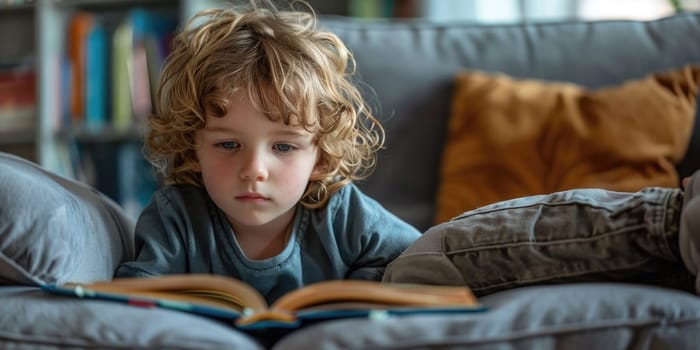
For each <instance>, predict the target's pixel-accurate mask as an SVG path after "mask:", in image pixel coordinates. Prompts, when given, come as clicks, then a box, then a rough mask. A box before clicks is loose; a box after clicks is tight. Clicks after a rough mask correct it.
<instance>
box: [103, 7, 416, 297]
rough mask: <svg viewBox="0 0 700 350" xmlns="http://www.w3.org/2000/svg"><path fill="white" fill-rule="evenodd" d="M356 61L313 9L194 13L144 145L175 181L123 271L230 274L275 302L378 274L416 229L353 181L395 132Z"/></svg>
mask: <svg viewBox="0 0 700 350" xmlns="http://www.w3.org/2000/svg"><path fill="white" fill-rule="evenodd" d="M199 21H201V23H200V22H199ZM348 64H354V61H353V59H352V56H351V54H350V52H349V51H348V50H347V48H346V47H345V46H344V45H343V43H342V42H341V41H340V40H339V39H338V38H337V37H336V36H335V35H333V34H331V33H327V32H323V31H318V30H317V29H316V22H315V17H314V16H313V14H312V13H306V12H285V11H277V10H275V9H265V8H244V9H236V8H231V9H212V10H206V11H204V12H202V13H200V14H198V15H197V16H195V18H193V19H192V21H191V22H190V23H189V24H188V26H187V27H186V28H185V29H184V31H183V32H182V33H180V34H179V35H178V36H177V37H176V38H175V39H174V49H173V52H172V53H171V55H170V56H169V57H168V59H167V61H166V63H165V66H164V68H163V73H162V76H161V82H160V89H159V93H158V101H157V106H156V112H155V113H154V114H153V115H152V116H151V117H150V118H149V132H148V135H147V140H146V146H147V151H148V154H147V156H148V157H149V160H150V161H151V162H152V163H153V164H154V165H155V166H156V168H157V169H158V170H160V172H161V174H162V175H163V177H164V180H165V184H166V186H165V187H163V188H161V189H160V190H158V191H157V192H156V193H155V194H154V195H153V198H152V200H151V203H150V204H149V205H148V207H147V208H146V209H145V210H144V211H143V213H142V214H141V216H140V217H139V220H138V222H137V225H136V236H137V258H136V260H135V261H131V262H126V263H124V264H122V265H120V267H119V268H118V269H117V271H116V277H126V276H154V275H161V274H172V273H213V274H222V275H228V276H232V277H236V278H238V279H241V280H243V281H245V282H247V283H248V284H250V285H252V286H253V287H254V288H256V289H257V290H258V291H260V292H261V293H262V294H263V295H264V296H265V297H266V299H267V300H268V301H269V302H272V301H274V300H276V299H277V298H279V297H280V296H282V295H284V294H285V293H286V292H288V291H290V290H293V289H297V288H299V287H301V286H303V285H306V284H310V283H313V282H318V281H322V280H329V279H368V280H379V279H381V277H382V274H383V272H384V269H385V267H386V265H387V264H388V263H389V262H390V261H392V260H393V259H394V258H396V257H397V256H398V255H399V254H400V253H401V252H402V251H403V250H404V249H405V248H407V247H408V246H409V245H410V244H411V243H412V242H413V241H414V240H415V239H416V238H418V236H419V232H418V231H417V230H416V229H415V228H414V227H412V226H410V225H408V224H407V223H405V222H403V221H401V220H399V219H398V218H397V217H395V216H394V215H393V214H391V213H389V212H388V211H387V210H385V209H384V208H383V207H382V206H381V205H379V204H378V203H377V202H376V201H374V200H372V199H371V198H368V197H367V196H365V195H364V194H363V193H362V192H361V191H360V190H359V189H358V188H357V187H356V186H355V185H354V184H353V183H352V181H353V180H357V179H361V178H362V177H364V176H365V175H366V174H367V173H368V170H370V169H371V168H372V166H374V162H375V153H376V152H377V151H378V150H379V149H380V148H381V147H382V145H383V136H384V134H383V129H382V127H381V125H380V124H379V122H378V121H377V120H376V119H375V118H374V117H373V116H372V114H371V113H370V111H369V110H368V109H367V108H366V107H365V104H364V102H363V100H362V98H361V96H360V93H359V92H358V90H357V89H356V88H355V87H354V86H353V85H352V84H351V83H350V81H349V78H348V77H349V74H348V71H349V70H350V69H349V68H352V67H353V66H348Z"/></svg>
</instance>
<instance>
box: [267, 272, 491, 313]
mask: <svg viewBox="0 0 700 350" xmlns="http://www.w3.org/2000/svg"><path fill="white" fill-rule="evenodd" d="M339 302H342V303H348V302H352V303H357V304H356V305H366V303H370V304H372V305H374V306H375V307H376V308H395V307H414V308H423V307H424V308H427V307H441V308H449V307H455V308H465V307H477V306H479V303H478V301H477V299H476V297H475V296H474V295H473V294H472V292H471V290H470V289H469V288H468V287H463V286H432V285H413V284H387V283H381V282H378V281H359V280H337V281H325V282H319V283H315V284H312V285H309V286H306V287H304V288H301V289H298V290H295V291H293V292H290V293H288V294H286V295H284V296H283V297H281V298H280V299H279V300H277V301H276V302H275V303H274V304H273V307H272V309H273V310H284V311H298V310H303V309H305V308H308V307H315V308H318V307H319V306H321V305H323V304H329V303H339ZM363 303H365V304H363Z"/></svg>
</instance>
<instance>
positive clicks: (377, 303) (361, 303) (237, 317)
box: [42, 274, 486, 330]
mask: <svg viewBox="0 0 700 350" xmlns="http://www.w3.org/2000/svg"><path fill="white" fill-rule="evenodd" d="M42 288H43V289H44V290H45V291H47V292H50V293H57V294H62V295H68V296H73V297H79V298H87V299H100V300H108V301H114V302H121V303H126V304H129V305H134V306H141V307H159V308H166V309H175V310H179V311H183V312H188V313H192V314H196V315H201V316H206V317H209V318H214V319H218V320H221V321H227V322H230V323H231V324H232V325H233V326H234V327H236V328H238V329H241V330H256V329H270V328H283V329H284V328H286V329H290V328H297V327H300V326H302V325H304V324H306V323H309V322H317V321H324V320H330V319H338V318H351V317H354V318H357V317H370V318H371V317H376V316H379V317H391V316H401V315H413V314H455V313H473V312H482V311H485V310H486V308H485V307H483V306H482V305H481V304H480V303H479V302H478V300H477V299H476V297H475V296H474V295H473V294H472V292H471V290H470V289H469V288H468V287H464V286H435V285H414V284H386V283H382V282H378V281H362V280H331V281H323V282H317V283H314V284H310V285H307V286H305V287H302V288H300V289H297V290H294V291H291V292H289V293H287V294H285V295H284V296H282V297H280V298H279V299H277V300H276V301H275V302H274V303H272V304H271V305H268V304H267V302H266V301H265V299H264V298H263V296H262V295H261V294H260V293H258V292H257V290H255V289H254V288H253V287H251V286H250V285H248V284H246V283H244V282H242V281H240V280H237V279H235V278H232V277H226V276H221V275H209V274H175V275H163V276H159V277H152V278H116V279H114V280H112V281H105V282H96V283H90V284H74V283H68V284H63V285H46V286H43V287H42Z"/></svg>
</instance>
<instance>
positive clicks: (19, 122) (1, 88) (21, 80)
mask: <svg viewBox="0 0 700 350" xmlns="http://www.w3.org/2000/svg"><path fill="white" fill-rule="evenodd" d="M35 81H36V76H35V72H34V69H33V68H32V67H31V62H30V63H29V64H27V63H25V62H20V63H17V64H4V65H0V132H4V133H7V132H18V131H31V130H33V129H34V127H35V124H36V116H35V114H36V89H35V87H36V83H35Z"/></svg>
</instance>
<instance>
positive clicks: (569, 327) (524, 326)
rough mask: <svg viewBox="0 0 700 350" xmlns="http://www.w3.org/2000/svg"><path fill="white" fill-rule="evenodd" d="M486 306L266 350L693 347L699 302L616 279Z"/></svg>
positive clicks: (338, 326)
mask: <svg viewBox="0 0 700 350" xmlns="http://www.w3.org/2000/svg"><path fill="white" fill-rule="evenodd" d="M481 302H482V303H483V305H484V306H486V307H487V308H488V311H487V312H484V313H475V314H469V315H447V316H440V315H437V316H436V315H425V316H411V317H401V318H398V317H397V318H388V319H376V320H361V319H354V320H353V319H349V320H339V321H334V322H328V323H322V324H318V325H315V326H313V327H309V328H306V329H303V330H301V331H297V332H294V333H292V334H290V335H289V336H287V337H286V338H283V339H282V340H280V342H278V343H277V344H276V345H275V347H274V349H285V350H288V349H441V350H447V349H478V350H486V349H489V350H492V349H500V350H514V349H517V350H528V349H532V350H549V349H561V350H570V349H627V350H633V349H639V350H642V349H644V350H647V349H674V350H684V349H688V350H690V349H696V348H697V334H699V333H698V332H700V303H698V302H697V297H696V296H694V295H691V294H688V293H684V292H679V291H674V290H667V289H662V288H655V287H646V288H640V286H637V285H627V284H616V283H589V284H570V285H556V286H537V287H526V288H518V289H513V290H509V291H505V292H500V293H496V294H492V295H489V296H486V297H483V298H482V299H481Z"/></svg>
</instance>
